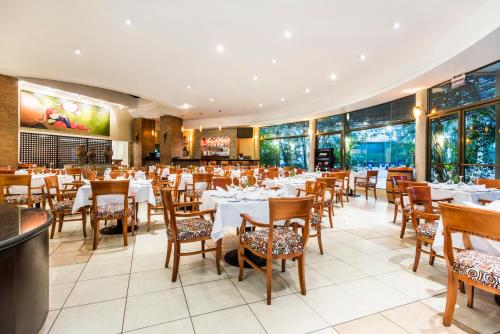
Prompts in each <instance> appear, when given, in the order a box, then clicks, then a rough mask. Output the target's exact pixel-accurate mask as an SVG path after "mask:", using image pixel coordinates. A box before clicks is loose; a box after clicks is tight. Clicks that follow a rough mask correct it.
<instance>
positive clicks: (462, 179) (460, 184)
mask: <svg viewBox="0 0 500 334" xmlns="http://www.w3.org/2000/svg"><path fill="white" fill-rule="evenodd" d="M459 178H460V181H458V184H457V185H458V186H459V187H463V186H465V183H464V176H463V175H460V176H459Z"/></svg>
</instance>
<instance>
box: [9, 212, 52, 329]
mask: <svg viewBox="0 0 500 334" xmlns="http://www.w3.org/2000/svg"><path fill="white" fill-rule="evenodd" d="M52 219H53V218H52V215H51V214H50V213H49V212H48V211H46V210H42V209H35V208H33V209H27V208H18V207H16V206H12V205H0V296H2V297H1V298H0V333H37V332H38V331H39V329H40V328H41V327H42V326H43V324H44V322H45V318H46V317H47V313H48V310H49V236H48V227H49V226H50V224H51V223H52Z"/></svg>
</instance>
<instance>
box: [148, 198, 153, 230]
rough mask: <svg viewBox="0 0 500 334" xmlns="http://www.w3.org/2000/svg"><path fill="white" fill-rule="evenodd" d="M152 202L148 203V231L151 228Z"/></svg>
mask: <svg viewBox="0 0 500 334" xmlns="http://www.w3.org/2000/svg"><path fill="white" fill-rule="evenodd" d="M151 206H152V205H151V204H149V203H148V232H149V229H150V228H151Z"/></svg>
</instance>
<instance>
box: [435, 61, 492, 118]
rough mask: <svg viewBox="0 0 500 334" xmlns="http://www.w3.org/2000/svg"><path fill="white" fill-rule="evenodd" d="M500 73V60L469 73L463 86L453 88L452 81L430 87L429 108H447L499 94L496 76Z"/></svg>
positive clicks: (468, 103)
mask: <svg viewBox="0 0 500 334" xmlns="http://www.w3.org/2000/svg"><path fill="white" fill-rule="evenodd" d="M499 75H500V61H498V62H496V63H494V64H491V65H488V66H486V67H483V68H481V69H479V70H476V71H473V72H470V73H467V74H466V76H465V82H464V84H463V85H462V86H459V87H456V88H452V86H451V81H450V80H449V81H446V82H444V83H442V84H440V85H437V86H435V87H432V88H430V89H429V102H430V103H429V104H430V108H429V110H432V109H436V110H446V109H451V108H456V107H460V106H466V105H470V104H472V103H475V102H480V101H484V100H489V99H492V98H495V97H496V96H498V92H497V89H496V81H497V80H496V78H497V77H498V76H499Z"/></svg>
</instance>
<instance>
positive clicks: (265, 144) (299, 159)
mask: <svg viewBox="0 0 500 334" xmlns="http://www.w3.org/2000/svg"><path fill="white" fill-rule="evenodd" d="M308 157H309V137H295V138H281V139H265V140H261V141H260V163H261V164H263V165H266V166H279V167H283V166H294V167H298V168H303V169H307V168H308Z"/></svg>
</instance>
